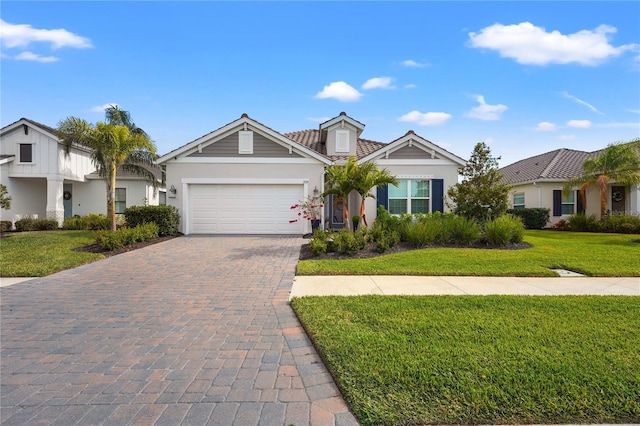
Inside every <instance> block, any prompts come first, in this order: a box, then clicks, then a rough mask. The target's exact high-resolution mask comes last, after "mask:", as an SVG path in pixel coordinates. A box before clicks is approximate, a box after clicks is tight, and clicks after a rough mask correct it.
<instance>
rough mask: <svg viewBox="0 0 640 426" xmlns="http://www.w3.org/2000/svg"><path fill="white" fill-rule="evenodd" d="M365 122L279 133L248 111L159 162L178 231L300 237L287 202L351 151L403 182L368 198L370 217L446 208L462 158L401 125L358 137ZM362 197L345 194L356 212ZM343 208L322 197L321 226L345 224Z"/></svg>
mask: <svg viewBox="0 0 640 426" xmlns="http://www.w3.org/2000/svg"><path fill="white" fill-rule="evenodd" d="M363 130H364V124H362V123H360V122H359V121H357V120H355V119H353V118H351V117H349V116H348V115H347V114H345V113H344V112H342V113H340V114H339V115H338V116H337V117H334V118H332V119H330V120H328V121H326V122H324V123H322V124H320V125H319V127H318V128H317V129H308V130H302V131H297V132H292V133H285V134H283V133H279V132H278V131H276V130H273V129H271V128H270V127H268V126H266V125H264V124H262V123H260V122H258V121H256V120H254V119H253V118H251V117H249V116H248V115H247V114H242V116H241V117H240V118H239V119H237V120H235V121H233V122H231V123H228V124H226V125H224V126H222V127H220V128H218V129H217V130H214V131H212V132H211V133H208V134H206V135H204V136H202V137H200V138H198V139H196V140H194V141H191V142H189V143H187V144H185V145H183V146H181V147H179V148H177V149H175V150H173V151H171V152H169V153H167V154H166V155H163V156H162V157H160V158H159V159H158V160H157V163H158V164H159V165H160V166H162V167H164V168H165V171H166V185H167V188H168V189H167V204H169V205H173V206H175V207H177V208H178V210H179V212H180V215H181V229H180V231H181V232H182V233H184V234H301V233H307V232H309V231H310V229H311V228H310V223H309V222H307V221H294V222H291V220H292V219H295V218H296V212H295V211H294V210H291V208H290V207H291V206H292V205H294V204H297V203H298V202H300V201H304V200H306V199H308V198H310V197H313V196H314V194H318V193H322V192H323V191H324V189H325V187H324V170H325V167H326V166H329V165H332V164H342V163H345V162H346V161H347V160H348V159H349V157H351V156H355V157H356V158H357V159H358V160H359V161H369V160H371V161H374V162H375V163H376V164H377V165H378V166H379V167H380V168H386V169H388V170H389V171H390V172H391V173H392V174H394V175H395V176H397V177H398V178H399V179H401V183H400V185H399V186H398V187H394V186H392V187H391V188H386V187H385V188H377V190H376V191H375V192H374V193H376V194H377V197H376V199H367V203H366V216H367V218H368V221H369V224H371V223H373V219H375V216H376V209H377V206H378V205H384V206H385V207H386V208H387V209H388V210H389V211H390V212H391V213H394V214H400V213H403V212H412V213H417V212H423V213H427V212H434V211H444V210H445V208H446V207H445V204H444V201H443V200H444V194H446V191H447V189H448V188H449V187H450V186H451V185H454V184H455V183H457V181H458V168H459V167H461V166H463V165H464V164H465V161H464V160H463V159H461V158H460V157H458V156H456V155H455V154H452V153H450V152H448V151H447V150H445V149H443V148H441V147H439V146H438V145H436V144H434V143H433V142H430V141H428V140H427V139H425V138H423V137H421V136H419V135H417V134H415V133H414V132H413V131H409V132H407V133H406V134H405V135H404V136H401V137H400V138H398V139H396V140H394V141H392V142H389V143H381V142H375V141H371V140H367V139H363V138H361V134H362V132H363ZM359 206H360V200H359V196H358V195H357V194H356V193H352V194H351V196H350V197H349V200H348V208H349V211H350V213H351V214H354V213H357V212H358V208H359ZM342 207H343V206H342V205H340V204H338V203H335V202H333V200H325V207H324V215H323V226H324V227H325V228H329V227H332V228H340V227H342V226H344V223H343V220H344V219H343V215H342Z"/></svg>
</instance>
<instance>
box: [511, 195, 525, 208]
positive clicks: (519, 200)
mask: <svg viewBox="0 0 640 426" xmlns="http://www.w3.org/2000/svg"><path fill="white" fill-rule="evenodd" d="M513 208H514V209H524V192H516V193H515V194H513Z"/></svg>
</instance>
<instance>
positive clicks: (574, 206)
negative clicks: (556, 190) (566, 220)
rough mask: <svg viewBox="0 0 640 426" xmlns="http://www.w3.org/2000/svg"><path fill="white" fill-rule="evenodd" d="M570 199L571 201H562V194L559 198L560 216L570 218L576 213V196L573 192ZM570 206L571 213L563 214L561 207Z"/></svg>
mask: <svg viewBox="0 0 640 426" xmlns="http://www.w3.org/2000/svg"><path fill="white" fill-rule="evenodd" d="M571 197H572V198H573V200H572V201H565V200H564V194H562V196H561V198H560V211H561V213H562V216H563V217H564V216H571V215H574V214H575V213H576V211H577V210H578V206H577V203H576V194H575V191H571ZM569 205H570V206H571V213H565V212H564V209H563V207H564V206H569Z"/></svg>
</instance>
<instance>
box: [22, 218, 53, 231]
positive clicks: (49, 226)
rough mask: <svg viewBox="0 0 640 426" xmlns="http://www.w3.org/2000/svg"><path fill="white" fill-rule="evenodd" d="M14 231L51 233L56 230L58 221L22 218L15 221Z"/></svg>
mask: <svg viewBox="0 0 640 426" xmlns="http://www.w3.org/2000/svg"><path fill="white" fill-rule="evenodd" d="M15 226H16V231H20V232H22V231H53V230H55V229H58V221H57V220H55V219H31V218H28V217H26V218H24V219H20V220H18V221H16V225H15Z"/></svg>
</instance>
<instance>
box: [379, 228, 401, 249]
mask: <svg viewBox="0 0 640 426" xmlns="http://www.w3.org/2000/svg"><path fill="white" fill-rule="evenodd" d="M399 242H400V234H399V233H398V231H391V230H385V231H382V233H381V234H380V236H379V237H378V238H376V239H375V240H374V243H373V251H375V252H376V253H384V252H385V251H387V250H389V249H390V248H392V247H395V246H396V245H398V243H399Z"/></svg>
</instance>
